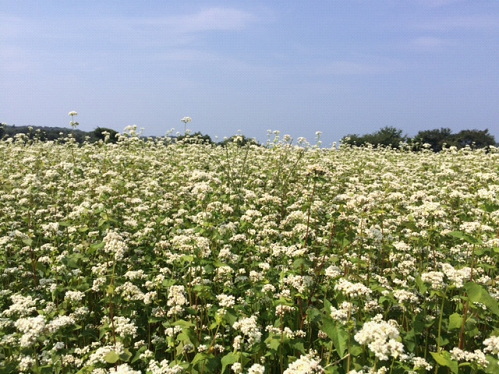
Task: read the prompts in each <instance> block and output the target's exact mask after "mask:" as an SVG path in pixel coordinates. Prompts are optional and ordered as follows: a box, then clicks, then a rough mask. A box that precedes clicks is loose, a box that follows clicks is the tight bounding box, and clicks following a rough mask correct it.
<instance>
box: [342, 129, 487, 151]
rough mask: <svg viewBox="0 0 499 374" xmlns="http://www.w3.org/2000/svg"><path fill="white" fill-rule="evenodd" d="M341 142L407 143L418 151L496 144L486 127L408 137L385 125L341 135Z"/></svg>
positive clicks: (391, 144)
mask: <svg viewBox="0 0 499 374" xmlns="http://www.w3.org/2000/svg"><path fill="white" fill-rule="evenodd" d="M341 142H342V144H347V145H351V146H365V145H368V144H371V145H373V146H375V147H376V146H383V147H392V148H399V147H400V146H401V145H403V144H407V146H408V147H409V149H412V150H415V151H418V150H421V149H424V148H429V149H431V150H433V151H434V152H440V151H441V150H442V149H443V148H444V147H452V146H454V147H457V148H464V147H471V148H474V149H476V148H487V147H490V146H496V145H497V143H496V140H495V138H494V136H493V135H492V134H490V133H489V130H488V129H485V130H462V131H460V132H458V133H453V132H452V130H451V129H449V128H440V129H435V130H424V131H419V132H418V133H417V134H416V136H415V137H413V138H410V137H408V136H407V135H403V132H402V130H400V129H397V128H395V127H391V126H386V127H383V128H382V129H380V130H378V131H376V132H373V133H371V134H365V135H357V134H351V135H347V136H345V137H343V139H342V140H341Z"/></svg>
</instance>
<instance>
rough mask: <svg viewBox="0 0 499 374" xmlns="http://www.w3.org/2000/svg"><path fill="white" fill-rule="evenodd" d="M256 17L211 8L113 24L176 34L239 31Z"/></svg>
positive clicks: (241, 12) (230, 9)
mask: <svg viewBox="0 0 499 374" xmlns="http://www.w3.org/2000/svg"><path fill="white" fill-rule="evenodd" d="M254 18H255V17H254V16H253V15H252V14H251V13H248V12H245V11H242V10H238V9H233V8H219V7H218V8H209V9H205V10H201V11H199V12H196V13H192V14H184V15H177V16H168V17H149V18H142V17H137V18H132V19H121V18H118V19H114V20H113V21H114V22H113V24H116V23H120V24H122V25H123V24H128V25H130V26H131V27H132V28H134V29H136V28H137V27H138V28H144V29H146V30H149V29H153V30H162V31H168V32H172V33H175V34H185V33H196V32H205V31H238V30H242V29H244V28H246V27H247V26H248V24H249V23H250V22H251V21H252V20H253V19H254Z"/></svg>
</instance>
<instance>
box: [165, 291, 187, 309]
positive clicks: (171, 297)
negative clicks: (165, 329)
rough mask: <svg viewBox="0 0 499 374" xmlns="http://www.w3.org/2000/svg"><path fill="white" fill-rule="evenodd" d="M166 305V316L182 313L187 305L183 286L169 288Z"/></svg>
mask: <svg viewBox="0 0 499 374" xmlns="http://www.w3.org/2000/svg"><path fill="white" fill-rule="evenodd" d="M166 304H167V305H168V306H169V307H170V309H169V310H168V316H173V315H178V314H181V313H182V312H183V311H184V308H183V307H184V305H188V304H189V302H188V301H187V299H186V297H185V288H184V286H171V287H170V289H169V290H168V301H167V303H166Z"/></svg>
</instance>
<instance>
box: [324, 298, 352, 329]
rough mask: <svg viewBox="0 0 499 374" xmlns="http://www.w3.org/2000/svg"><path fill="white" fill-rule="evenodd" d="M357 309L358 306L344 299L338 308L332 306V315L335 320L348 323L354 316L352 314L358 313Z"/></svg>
mask: <svg viewBox="0 0 499 374" xmlns="http://www.w3.org/2000/svg"><path fill="white" fill-rule="evenodd" d="M357 310H358V307H356V306H355V305H353V304H352V303H350V302H348V301H344V302H342V303H341V304H340V305H339V308H338V309H336V308H335V307H334V306H331V314H330V316H331V318H332V319H333V320H335V321H338V322H340V323H341V324H346V323H347V322H348V320H350V318H351V317H352V314H354V313H356V312H357Z"/></svg>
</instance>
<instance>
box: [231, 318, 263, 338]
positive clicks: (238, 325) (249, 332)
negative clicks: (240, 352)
mask: <svg viewBox="0 0 499 374" xmlns="http://www.w3.org/2000/svg"><path fill="white" fill-rule="evenodd" d="M232 327H233V328H234V329H235V330H239V331H241V332H242V333H243V335H245V336H246V337H247V339H248V343H249V344H250V345H252V344H253V343H258V342H260V340H261V338H262V333H261V331H260V330H259V328H258V325H257V323H256V316H251V317H248V318H242V319H240V320H239V321H237V322H235V323H234V324H233V325H232Z"/></svg>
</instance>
